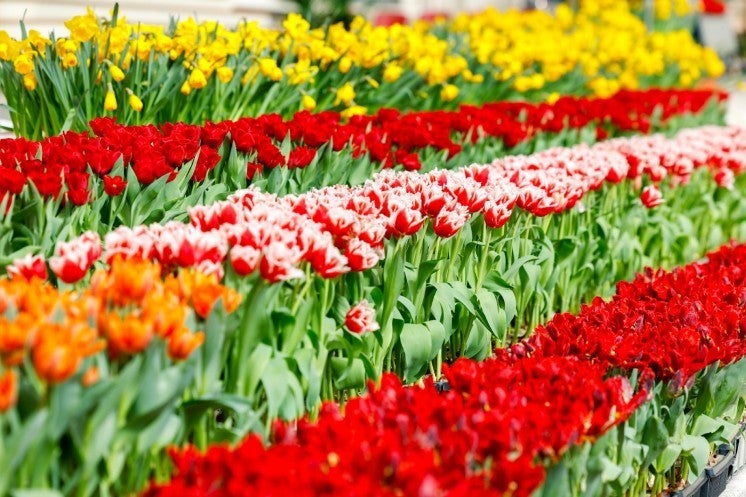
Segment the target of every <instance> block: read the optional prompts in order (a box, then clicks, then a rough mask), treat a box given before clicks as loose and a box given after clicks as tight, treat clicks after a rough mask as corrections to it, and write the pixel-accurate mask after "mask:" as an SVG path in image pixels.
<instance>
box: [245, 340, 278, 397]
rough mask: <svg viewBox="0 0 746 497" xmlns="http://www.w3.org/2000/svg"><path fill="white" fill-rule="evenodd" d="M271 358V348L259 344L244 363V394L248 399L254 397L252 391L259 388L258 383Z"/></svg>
mask: <svg viewBox="0 0 746 497" xmlns="http://www.w3.org/2000/svg"><path fill="white" fill-rule="evenodd" d="M271 357H272V347H270V346H269V345H266V344H263V343H260V344H258V345H257V346H256V348H255V349H254V351H253V352H252V353H251V355H250V356H249V358H248V360H247V361H246V364H245V366H246V370H245V371H244V373H245V374H244V377H245V381H246V383H245V385H246V387H245V389H244V392H245V393H246V394H247V395H248V397H249V398H252V397H253V396H254V391H255V390H256V387H257V386H259V382H260V381H261V380H262V377H263V376H264V371H265V370H266V369H267V365H268V364H269V361H270V358H271Z"/></svg>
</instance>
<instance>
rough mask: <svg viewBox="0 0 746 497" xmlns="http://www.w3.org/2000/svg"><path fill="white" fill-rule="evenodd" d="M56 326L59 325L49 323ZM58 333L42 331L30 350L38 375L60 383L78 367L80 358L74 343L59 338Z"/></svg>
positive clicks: (48, 380) (53, 326)
mask: <svg viewBox="0 0 746 497" xmlns="http://www.w3.org/2000/svg"><path fill="white" fill-rule="evenodd" d="M50 328H57V331H60V330H59V325H50ZM60 335H64V332H61V331H60V332H59V333H53V332H52V333H44V334H41V335H39V340H38V341H37V343H36V344H35V345H34V347H33V350H32V352H31V359H32V361H33V363H34V369H35V370H36V374H37V375H39V377H40V378H41V379H43V380H45V381H47V382H49V383H62V382H63V381H65V380H67V379H68V378H70V377H71V376H72V375H74V374H75V372H76V371H77V370H78V368H79V367H80V363H81V361H82V358H81V356H80V354H79V353H78V350H77V348H76V347H75V346H74V344H70V343H69V342H67V341H65V340H64V339H63V340H60Z"/></svg>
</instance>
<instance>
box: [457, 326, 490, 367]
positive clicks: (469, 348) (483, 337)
mask: <svg viewBox="0 0 746 497" xmlns="http://www.w3.org/2000/svg"><path fill="white" fill-rule="evenodd" d="M491 343H492V341H491V340H490V332H489V330H488V329H487V328H485V326H484V325H483V324H482V323H481V322H480V321H474V324H473V325H472V328H471V331H470V332H469V338H468V339H467V341H466V347H465V349H464V351H463V355H464V357H467V358H469V359H475V360H477V361H482V360H484V359H485V358H486V357H487V356H488V355H489V354H490V351H491V350H492V347H491Z"/></svg>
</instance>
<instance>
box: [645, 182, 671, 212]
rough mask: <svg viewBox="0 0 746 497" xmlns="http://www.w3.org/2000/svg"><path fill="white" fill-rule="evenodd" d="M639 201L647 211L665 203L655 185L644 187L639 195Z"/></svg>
mask: <svg viewBox="0 0 746 497" xmlns="http://www.w3.org/2000/svg"><path fill="white" fill-rule="evenodd" d="M640 201H641V202H642V205H644V206H645V207H647V208H648V209H652V208H653V207H657V206H659V205H661V204H662V203H663V202H665V200H663V194H662V193H661V191H660V189H658V187H657V186H655V185H649V186H646V187H645V188H644V189H643V190H642V193H641V194H640Z"/></svg>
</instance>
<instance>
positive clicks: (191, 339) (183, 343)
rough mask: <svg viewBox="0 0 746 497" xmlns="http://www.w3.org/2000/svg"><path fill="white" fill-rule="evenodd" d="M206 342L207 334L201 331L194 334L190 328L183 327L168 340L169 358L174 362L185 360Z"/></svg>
mask: <svg viewBox="0 0 746 497" xmlns="http://www.w3.org/2000/svg"><path fill="white" fill-rule="evenodd" d="M204 341H205V334H204V333H202V332H201V331H198V332H197V333H192V332H191V331H190V330H189V328H187V327H182V328H181V329H179V330H178V331H176V332H175V333H174V334H173V335H171V338H170V339H169V340H168V356H169V357H170V358H171V359H173V360H174V361H181V360H184V359H186V358H187V357H189V355H190V354H191V353H192V352H194V350H195V349H196V348H197V347H199V346H200V345H202V342H204Z"/></svg>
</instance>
